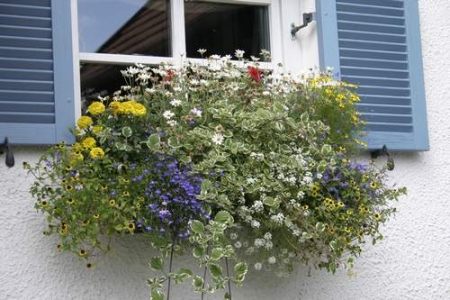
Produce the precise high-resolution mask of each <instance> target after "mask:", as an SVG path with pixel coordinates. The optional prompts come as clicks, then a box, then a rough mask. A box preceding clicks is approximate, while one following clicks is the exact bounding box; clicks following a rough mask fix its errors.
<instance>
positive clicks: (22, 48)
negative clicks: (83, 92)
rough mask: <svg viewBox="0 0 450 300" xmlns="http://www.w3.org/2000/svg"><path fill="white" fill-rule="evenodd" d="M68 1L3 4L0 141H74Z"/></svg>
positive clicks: (27, 0) (24, 0)
mask: <svg viewBox="0 0 450 300" xmlns="http://www.w3.org/2000/svg"><path fill="white" fill-rule="evenodd" d="M70 2H71V1H68V0H0V142H3V140H4V138H5V137H8V138H9V141H10V143H11V144H53V143H57V142H59V141H61V140H65V141H67V142H72V141H73V136H72V135H71V134H70V132H69V130H68V129H69V127H73V126H74V123H75V113H74V73H73V72H74V70H73V53H72V29H71V12H70Z"/></svg>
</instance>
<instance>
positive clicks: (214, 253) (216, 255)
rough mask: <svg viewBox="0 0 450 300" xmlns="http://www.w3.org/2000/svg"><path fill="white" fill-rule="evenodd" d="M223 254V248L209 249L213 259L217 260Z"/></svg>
mask: <svg viewBox="0 0 450 300" xmlns="http://www.w3.org/2000/svg"><path fill="white" fill-rule="evenodd" d="M222 256H223V249H222V248H213V249H212V250H211V258H212V259H213V260H219V259H221V258H222Z"/></svg>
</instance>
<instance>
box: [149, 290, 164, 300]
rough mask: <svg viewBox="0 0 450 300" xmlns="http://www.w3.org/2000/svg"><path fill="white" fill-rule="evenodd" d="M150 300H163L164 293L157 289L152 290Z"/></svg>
mask: <svg viewBox="0 0 450 300" xmlns="http://www.w3.org/2000/svg"><path fill="white" fill-rule="evenodd" d="M150 300H164V294H163V293H162V292H161V291H158V290H152V294H151V298H150Z"/></svg>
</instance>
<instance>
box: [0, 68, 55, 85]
mask: <svg viewBox="0 0 450 300" xmlns="http://www.w3.org/2000/svg"><path fill="white" fill-rule="evenodd" d="M0 79H19V80H40V81H50V82H53V72H52V71H45V70H32V69H0Z"/></svg>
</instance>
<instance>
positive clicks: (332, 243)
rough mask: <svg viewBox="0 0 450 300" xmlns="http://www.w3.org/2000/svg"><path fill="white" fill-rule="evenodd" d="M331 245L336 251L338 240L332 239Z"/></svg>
mask: <svg viewBox="0 0 450 300" xmlns="http://www.w3.org/2000/svg"><path fill="white" fill-rule="evenodd" d="M330 247H331V249H332V250H333V251H336V248H337V242H336V241H331V242H330Z"/></svg>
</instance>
